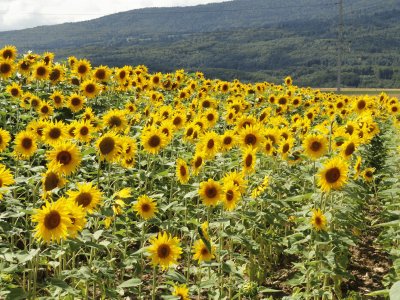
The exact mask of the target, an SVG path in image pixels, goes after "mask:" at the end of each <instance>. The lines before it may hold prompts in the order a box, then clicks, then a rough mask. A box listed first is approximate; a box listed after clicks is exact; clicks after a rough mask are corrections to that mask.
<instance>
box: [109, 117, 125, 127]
mask: <svg viewBox="0 0 400 300" xmlns="http://www.w3.org/2000/svg"><path fill="white" fill-rule="evenodd" d="M121 124H122V120H121V118H120V117H118V116H112V117H111V118H110V120H109V121H108V125H109V126H110V127H114V126H115V127H119V126H121Z"/></svg>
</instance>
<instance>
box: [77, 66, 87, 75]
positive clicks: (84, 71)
mask: <svg viewBox="0 0 400 300" xmlns="http://www.w3.org/2000/svg"><path fill="white" fill-rule="evenodd" d="M86 72H87V67H86V66H85V65H80V66H79V67H78V73H79V74H85V73H86Z"/></svg>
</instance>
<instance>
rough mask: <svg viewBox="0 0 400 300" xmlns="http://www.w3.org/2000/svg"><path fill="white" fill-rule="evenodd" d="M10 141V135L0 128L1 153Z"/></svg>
mask: <svg viewBox="0 0 400 300" xmlns="http://www.w3.org/2000/svg"><path fill="white" fill-rule="evenodd" d="M10 140H11V136H10V133H9V132H8V131H7V130H4V129H2V128H0V152H3V151H4V149H6V148H7V146H8V143H9V142H10Z"/></svg>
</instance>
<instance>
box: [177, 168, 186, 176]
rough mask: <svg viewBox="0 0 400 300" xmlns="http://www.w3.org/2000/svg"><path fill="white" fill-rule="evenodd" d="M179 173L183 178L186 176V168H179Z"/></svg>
mask: <svg viewBox="0 0 400 300" xmlns="http://www.w3.org/2000/svg"><path fill="white" fill-rule="evenodd" d="M179 172H180V174H181V176H186V173H187V172H186V168H185V166H181V167H180V168H179Z"/></svg>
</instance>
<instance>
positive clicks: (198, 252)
mask: <svg viewBox="0 0 400 300" xmlns="http://www.w3.org/2000/svg"><path fill="white" fill-rule="evenodd" d="M209 246H210V249H209V248H208V246H207V245H206V244H205V243H204V241H203V240H197V241H195V242H194V244H193V248H192V253H193V259H194V260H197V261H198V262H199V263H201V262H202V261H211V260H212V259H214V258H215V250H216V247H215V245H213V244H212V242H209Z"/></svg>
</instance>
